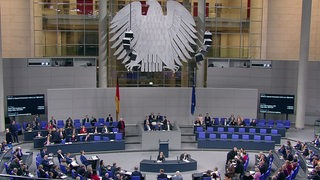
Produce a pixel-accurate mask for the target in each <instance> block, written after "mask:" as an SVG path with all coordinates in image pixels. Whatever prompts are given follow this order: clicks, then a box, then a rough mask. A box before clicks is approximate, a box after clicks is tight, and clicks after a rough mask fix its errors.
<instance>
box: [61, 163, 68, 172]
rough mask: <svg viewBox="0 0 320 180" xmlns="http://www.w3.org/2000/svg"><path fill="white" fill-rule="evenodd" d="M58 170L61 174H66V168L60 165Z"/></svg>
mask: <svg viewBox="0 0 320 180" xmlns="http://www.w3.org/2000/svg"><path fill="white" fill-rule="evenodd" d="M60 170H61V172H62V173H64V174H67V168H66V167H65V166H63V165H61V164H60Z"/></svg>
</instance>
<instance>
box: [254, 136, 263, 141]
mask: <svg viewBox="0 0 320 180" xmlns="http://www.w3.org/2000/svg"><path fill="white" fill-rule="evenodd" d="M253 140H255V141H260V140H261V136H259V135H254V137H253Z"/></svg>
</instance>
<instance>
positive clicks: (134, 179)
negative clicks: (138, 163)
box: [131, 176, 140, 180]
mask: <svg viewBox="0 0 320 180" xmlns="http://www.w3.org/2000/svg"><path fill="white" fill-rule="evenodd" d="M131 180H140V176H131Z"/></svg>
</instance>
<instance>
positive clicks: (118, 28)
mask: <svg viewBox="0 0 320 180" xmlns="http://www.w3.org/2000/svg"><path fill="white" fill-rule="evenodd" d="M142 19H143V16H142V14H141V3H140V2H132V3H131V5H130V4H127V5H126V6H125V7H124V8H122V9H121V10H120V11H119V12H118V13H117V14H116V15H115V16H114V17H113V19H112V21H111V23H110V34H113V35H112V36H111V38H110V42H113V44H112V46H111V48H117V49H116V51H115V52H114V55H115V56H117V59H118V60H120V59H124V60H123V62H122V63H126V62H127V61H129V56H128V53H127V52H126V50H125V49H124V48H123V46H122V39H123V38H124V36H125V32H126V31H129V30H131V31H132V32H133V33H134V38H133V40H132V42H131V43H132V45H134V44H135V43H136V41H137V39H138V37H139V35H140V23H141V22H142Z"/></svg>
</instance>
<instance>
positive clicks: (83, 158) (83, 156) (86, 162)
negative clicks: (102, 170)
mask: <svg viewBox="0 0 320 180" xmlns="http://www.w3.org/2000/svg"><path fill="white" fill-rule="evenodd" d="M80 161H81V163H82V164H83V165H85V166H88V165H90V164H91V163H90V162H89V161H88V159H87V158H86V156H85V152H84V151H83V150H82V151H80Z"/></svg>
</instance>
